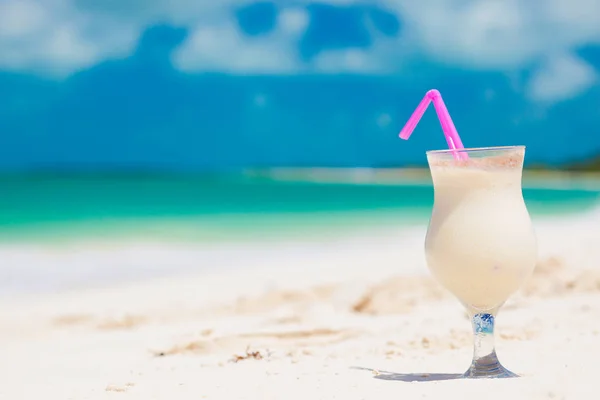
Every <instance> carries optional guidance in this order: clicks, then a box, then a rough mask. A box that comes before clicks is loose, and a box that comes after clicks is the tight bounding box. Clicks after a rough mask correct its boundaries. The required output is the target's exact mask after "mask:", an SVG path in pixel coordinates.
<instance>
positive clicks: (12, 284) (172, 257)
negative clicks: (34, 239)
mask: <svg viewBox="0 0 600 400" xmlns="http://www.w3.org/2000/svg"><path fill="white" fill-rule="evenodd" d="M425 229H426V228H425V227H423V226H419V227H410V228H406V227H404V228H403V227H399V228H397V229H390V228H383V229H381V230H373V229H370V230H369V231H368V232H360V231H358V228H357V231H358V232H356V233H354V234H352V233H349V234H346V235H344V236H342V237H338V238H335V237H324V238H319V239H317V240H314V238H307V239H306V240H297V239H295V240H293V241H263V242H241V243H240V242H236V243H220V244H210V245H209V244H205V243H199V244H198V245H194V244H190V243H174V242H150V241H135V240H133V239H132V240H129V241H126V242H122V243H107V242H105V241H104V242H99V241H98V242H95V241H88V242H84V243H73V244H62V245H50V244H44V243H20V244H10V245H8V244H5V245H0V260H2V263H1V264H0V265H1V266H0V296H4V295H14V294H18V293H41V292H55V291H64V290H71V289H79V288H87V287H93V286H106V285H110V284H113V283H123V282H135V281H139V280H146V279H154V278H159V277H168V276H173V275H179V274H189V273H192V274H197V273H213V272H219V271H224V270H230V269H233V268H243V269H252V268H254V269H257V268H258V269H260V268H261V267H267V268H269V266H273V267H274V268H277V267H278V266H279V267H280V268H282V269H285V268H288V269H289V268H294V266H298V265H305V266H307V267H308V268H309V267H310V266H311V265H313V264H314V260H320V262H323V261H325V263H327V262H329V263H330V264H337V263H339V262H343V260H347V259H349V258H352V259H354V260H358V259H361V258H368V259H376V258H377V257H378V256H377V255H378V254H379V255H382V254H384V253H385V254H388V255H389V256H391V257H394V254H396V257H397V258H398V263H399V264H400V261H401V254H402V251H401V248H406V247H409V248H410V247H414V246H421V245H422V242H423V238H424V235H425ZM327 260H328V261H327ZM336 260H337V261H336ZM340 260H342V261H340ZM367 264H368V263H367ZM413 265H414V264H413V263H410V264H406V266H405V267H404V269H406V268H408V266H411V267H412V266H413ZM365 267H366V268H368V265H365ZM398 268H400V266H399V267H398ZM413 269H414V268H413ZM403 272H407V273H409V272H410V271H404V270H403Z"/></svg>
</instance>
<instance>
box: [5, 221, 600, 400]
mask: <svg viewBox="0 0 600 400" xmlns="http://www.w3.org/2000/svg"><path fill="white" fill-rule="evenodd" d="M534 222H535V225H536V230H537V234H538V239H539V244H540V256H539V263H538V266H537V268H536V271H535V273H534V276H533V277H532V278H531V280H530V281H529V282H528V283H527V284H526V286H525V287H524V288H523V290H522V291H521V292H520V293H518V294H517V295H515V296H513V297H512V298H511V299H510V300H509V302H508V303H507V304H506V305H505V307H504V308H503V309H502V310H501V312H500V314H499V316H498V319H497V330H496V338H497V351H498V354H499V357H500V358H501V360H502V362H503V363H504V365H505V366H507V367H508V368H509V369H511V370H513V371H514V372H517V373H518V374H520V375H521V377H520V378H516V379H505V380H463V379H457V378H458V374H461V373H463V372H464V371H465V370H466V369H467V367H468V365H469V363H470V361H471V355H472V337H471V329H470V323H469V321H468V319H467V318H466V315H465V312H464V310H463V308H462V307H461V306H460V304H459V303H458V301H456V300H455V299H454V298H453V297H452V296H451V295H449V294H448V293H447V292H446V291H445V290H444V289H443V288H441V287H440V286H439V284H438V283H437V282H435V281H434V280H433V279H432V278H431V277H430V275H429V273H428V271H427V268H426V265H425V261H424V256H423V239H424V235H425V229H426V228H425V227H424V226H421V227H413V228H410V229H400V228H399V229H396V230H389V229H388V230H386V231H374V232H364V233H360V234H358V235H356V236H354V237H344V238H340V239H339V240H334V239H331V238H330V239H327V240H326V239H323V240H322V241H321V242H312V243H310V244H306V245H296V246H295V247H293V246H292V247H285V246H282V247H281V248H279V249H274V250H273V252H272V253H270V256H269V257H264V258H261V259H260V260H259V261H260V262H258V261H257V260H253V262H250V261H252V260H250V256H249V255H248V254H246V255H245V256H244V257H242V256H239V257H230V258H234V259H229V260H228V261H227V263H228V265H222V266H220V267H219V268H213V269H206V271H204V272H201V273H198V274H195V275H189V274H188V275H177V276H173V277H156V278H154V279H150V280H145V281H142V282H135V281H130V280H125V281H123V282H121V283H112V284H110V285H104V286H102V287H97V288H87V289H79V290H68V291H61V292H59V293H53V294H43V295H42V294H36V295H31V294H30V295H22V296H8V297H5V298H3V299H2V300H1V303H0V350H1V351H2V355H3V357H2V361H0V376H2V385H0V398H1V399H10V400H13V399H14V400H18V399H61V400H66V399H77V400H79V399H105V398H123V399H227V400H234V399H264V400H266V399H296V398H297V399H344V400H353V399H388V398H389V399H440V398H446V399H476V398H482V397H483V396H485V398H488V399H496V398H498V399H500V398H501V399H507V398H508V399H511V400H517V399H528V400H535V399H583V398H591V397H590V396H592V393H593V390H594V388H595V381H594V379H595V375H596V373H595V371H596V370H595V367H596V355H597V354H599V352H600V245H599V243H600V242H599V240H598V226H600V211H594V212H592V213H589V214H585V215H580V216H575V217H573V216H571V217H553V218H545V219H542V220H536V221H534ZM127 246H134V245H133V244H131V245H127ZM144 246H146V247H144ZM278 246H279V245H278ZM134 248H135V249H137V250H136V251H141V252H143V251H146V250H144V249H148V248H152V249H154V251H156V252H160V251H159V250H160V245H159V244H143V243H142V244H140V243H138V244H135V247H134ZM119 249H120V250H118V251H123V252H127V251H130V252H131V248H129V250H128V248H119ZM292 249H293V250H292ZM0 250H1V249H0ZM30 250H31V249H30ZM5 251H6V250H5ZM31 251H33V250H31ZM35 251H36V252H37V253H36V254H38V255H39V254H42V255H43V254H45V253H44V252H46V253H47V256H48V257H61V256H64V254H66V253H69V252H72V249H69V248H64V249H49V248H43V247H40V248H36V249H35ZM111 251H112V252H116V251H117V250H115V248H111V247H106V248H100V249H99V248H96V247H93V246H91V247H90V248H85V247H83V248H78V254H79V256H80V258H81V259H86V258H89V259H90V260H92V259H94V258H95V257H96V258H97V257H100V256H101V254H104V253H106V252H111ZM177 251H179V250H177ZM177 251H175V253H176V252H177ZM180 252H183V253H182V254H184V255H183V257H186V256H185V252H184V250H180ZM63 253H64V254H63ZM4 254H7V253H6V252H5V253H4ZM117 254H118V253H117ZM128 254H129V253H128ZM187 257H188V258H189V260H188V261H189V262H194V261H193V254H188V255H187ZM190 257H191V258H190ZM199 267H200V266H199Z"/></svg>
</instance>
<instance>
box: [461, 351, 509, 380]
mask: <svg viewBox="0 0 600 400" xmlns="http://www.w3.org/2000/svg"><path fill="white" fill-rule="evenodd" d="M517 377H519V375H517V374H515V373H514V372H511V371H509V370H507V369H506V368H504V367H503V366H502V364H500V361H498V357H497V356H496V352H493V353H491V354H488V355H487V356H485V357H481V358H479V359H477V360H474V361H473V363H472V364H471V367H470V368H469V370H468V371H467V372H465V373H464V374H463V378H466V379H502V378H517Z"/></svg>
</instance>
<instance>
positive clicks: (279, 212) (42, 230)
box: [0, 176, 600, 243]
mask: <svg viewBox="0 0 600 400" xmlns="http://www.w3.org/2000/svg"><path fill="white" fill-rule="evenodd" d="M546 186H548V187H544V185H543V184H542V185H540V184H539V182H538V183H537V184H536V185H535V187H524V197H525V200H526V202H527V204H528V207H529V210H530V212H531V214H532V215H533V216H539V215H547V214H556V213H569V212H580V211H585V210H586V209H589V208H592V207H594V206H595V205H596V203H597V201H598V199H599V193H600V192H599V191H598V190H593V189H589V188H577V187H575V188H568V189H565V188H562V187H561V188H553V186H552V185H550V184H549V185H546ZM555 186H556V185H555ZM432 203H433V188H432V186H431V184H430V183H429V182H428V181H422V182H420V181H417V182H415V181H412V182H402V181H398V182H396V183H393V184H385V185H383V184H374V183H371V184H369V183H364V184H348V183H315V182H282V181H274V180H267V179H257V178H244V177H236V176H233V177H228V176H220V177H219V176H212V177H206V176H205V177H198V176H191V177H190V176H179V177H172V176H165V177H160V176H159V177H157V176H146V177H144V176H104V177H89V176H79V177H77V176H70V177H69V176H37V177H36V176H27V177H24V176H13V177H4V178H2V179H1V180H0V243H2V242H13V241H19V242H20V241H44V242H57V241H73V240H80V239H84V238H88V239H94V238H96V239H101V238H110V239H116V238H121V239H125V238H131V237H137V238H152V239H160V240H177V241H192V242H203V241H221V240H228V239H242V240H243V239H256V240H260V239H262V238H268V237H273V236H275V237H279V236H280V235H282V234H294V233H298V234H305V233H306V231H321V232H324V231H335V230H348V229H351V228H352V227H354V228H360V227H361V226H377V225H380V224H385V225H403V224H404V225H406V224H418V223H426V221H427V218H428V217H429V213H430V211H431V207H432Z"/></svg>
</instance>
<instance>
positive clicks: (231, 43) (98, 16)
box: [0, 0, 600, 99]
mask: <svg viewBox="0 0 600 400" xmlns="http://www.w3.org/2000/svg"><path fill="white" fill-rule="evenodd" d="M324 2H327V0H324ZM328 2H329V3H331V4H339V5H343V4H352V3H359V1H358V0H329V1H328ZM309 3H310V1H309V0H297V1H295V2H293V3H291V4H290V5H289V6H286V5H285V3H281V2H279V3H278V5H279V8H280V13H279V15H278V20H277V27H276V29H275V30H274V31H273V32H271V33H270V34H268V35H264V36H258V37H247V36H244V35H242V34H241V33H240V32H239V29H238V28H237V26H236V24H235V21H233V20H232V16H231V10H232V9H233V8H234V7H235V6H238V5H241V4H249V0H248V1H245V0H244V1H241V0H219V1H215V0H171V1H167V0H106V1H96V0H0V69H11V70H26V71H34V72H36V73H45V74H54V75H59V76H60V75H65V74H68V73H71V72H74V71H77V70H79V69H83V68H87V67H89V66H90V65H93V64H95V63H97V62H100V61H102V60H105V59H109V58H114V57H122V56H126V55H128V54H131V53H132V51H133V49H134V48H135V44H136V41H137V39H138V38H139V35H140V34H141V32H142V31H143V30H144V28H145V27H147V26H149V25H152V24H156V23H159V22H169V23H173V24H178V25H182V26H185V27H187V28H188V29H190V35H189V37H188V39H187V40H186V42H185V43H183V44H182V45H181V47H180V48H179V49H177V51H176V52H175V54H174V63H175V65H176V66H177V67H178V68H180V69H182V70H184V71H223V72H229V73H240V74H242V73H268V74H287V73H296V72H317V73H337V72H356V73H368V74H370V73H397V72H399V71H400V70H401V68H402V65H403V63H404V62H405V61H406V60H407V59H409V58H411V57H426V58H429V59H431V60H434V61H438V62H443V63H447V64H452V65H456V66H460V67H464V68H470V69H486V70H497V71H504V72H506V73H511V72H514V71H518V70H520V69H523V68H527V67H529V66H531V65H535V64H539V63H540V61H542V60H546V59H548V61H547V62H548V64H547V65H545V66H543V67H542V69H541V70H540V71H538V73H537V75H536V76H537V77H538V78H535V79H538V80H540V79H541V80H542V82H543V79H542V78H539V76H542V77H543V76H546V75H547V74H550V72H548V71H558V70H566V69H567V67H565V65H570V67H569V68H572V69H573V70H577V71H579V72H578V73H579V74H580V78H578V79H575V78H572V77H569V76H567V75H565V74H564V73H561V74H556V73H554V72H553V73H554V76H556V77H557V79H559V80H561V82H562V83H561V85H564V87H569V88H571V89H569V90H571V91H572V92H573V93H578V92H579V91H581V90H583V89H582V88H583V87H584V86H585V85H586V84H588V85H589V84H590V83H591V82H592V80H591V79H590V78H589V76H591V75H590V71H591V67H590V66H586V65H585V64H584V63H583V61H582V60H577V59H570V61H564V60H563V61H557V59H556V58H555V57H554V58H553V56H552V55H555V54H571V53H572V51H573V49H574V48H575V47H577V46H580V45H582V44H586V43H600V1H598V0H570V1H568V2H567V1H565V0H529V1H522V0H428V1H415V0H382V1H381V2H380V3H379V4H381V5H382V6H384V7H386V8H387V9H389V10H391V11H393V12H396V13H397V15H399V17H400V19H401V21H402V24H403V30H402V35H401V37H400V38H389V37H385V36H384V35H378V34H377V33H376V32H372V33H373V35H374V45H373V46H372V47H370V48H368V49H342V50H331V51H324V52H322V53H320V54H319V55H318V56H317V57H316V58H315V59H314V60H313V61H312V62H309V63H306V62H303V61H302V60H301V59H300V58H299V57H298V51H297V46H298V42H299V40H300V38H301V35H302V34H303V32H304V31H305V29H306V27H307V26H308V23H309V16H308V14H307V13H306V11H305V10H304V6H305V5H307V4H309ZM361 3H362V4H364V2H361ZM370 25H371V24H368V25H367V26H368V28H369V29H371V30H373V28H372V27H371V26H370ZM564 57H566V56H564ZM564 57H563V58H564ZM567 59H568V57H567ZM574 60H575V61H574ZM575 65H576V66H577V67H574V66H575ZM582 71H587V72H582ZM586 76H587V78H585V77H586ZM536 82H537V81H532V82H531V84H530V87H531V88H532V89H531V94H532V97H533V98H536V99H538V98H541V97H544V96H543V95H542V96H540V95H536V94H534V93H543V92H544V91H543V90H540V89H533V88H534V87H538V85H539V84H538V83H536ZM558 85H559V84H558V83H556V84H555V86H557V87H558ZM554 90H555V91H556V93H559V92H562V93H567V94H566V95H569V94H568V93H570V92H569V90H567V89H564V88H563V89H562V90H558V89H554ZM546 97H547V98H548V99H549V98H555V99H559V98H560V97H561V96H559V95H547V96H546Z"/></svg>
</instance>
